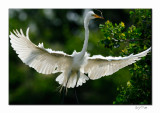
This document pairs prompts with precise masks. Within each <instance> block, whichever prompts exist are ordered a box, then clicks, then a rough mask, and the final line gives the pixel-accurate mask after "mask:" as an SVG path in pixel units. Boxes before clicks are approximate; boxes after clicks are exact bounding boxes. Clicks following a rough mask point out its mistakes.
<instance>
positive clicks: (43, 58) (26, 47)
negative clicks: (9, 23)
mask: <svg viewBox="0 0 160 113" xmlns="http://www.w3.org/2000/svg"><path fill="white" fill-rule="evenodd" d="M28 33H29V28H28V29H27V31H26V36H25V35H24V34H23V31H22V30H21V29H20V33H19V32H18V31H17V30H16V31H14V34H15V35H14V34H13V33H12V32H11V34H10V42H11V46H12V47H13V49H14V50H15V51H16V53H17V54H18V57H19V58H20V59H21V60H22V61H23V62H24V63H25V64H26V65H29V66H30V67H32V68H34V69H35V70H36V71H37V72H39V73H43V74H51V73H56V72H63V71H64V70H65V69H67V68H68V67H70V65H71V61H72V56H71V55H67V54H65V53H63V52H61V51H52V50H51V49H45V48H44V47H43V43H42V44H39V45H38V46H37V45H35V44H33V43H32V42H31V41H30V39H29V36H28Z"/></svg>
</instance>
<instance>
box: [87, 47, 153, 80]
mask: <svg viewBox="0 0 160 113" xmlns="http://www.w3.org/2000/svg"><path fill="white" fill-rule="evenodd" d="M150 49H151V48H149V49H147V50H145V51H143V52H141V53H139V54H136V55H133V54H131V55H130V56H127V57H103V56H101V55H95V56H93V57H89V58H88V62H87V64H86V65H85V66H84V73H88V76H89V78H90V79H93V80H94V79H98V78H101V77H103V76H107V75H111V74H113V73H115V72H116V71H118V70H119V69H121V68H123V67H125V66H128V65H130V64H132V63H134V62H136V61H137V60H140V58H141V57H143V56H145V55H147V53H148V52H149V51H150Z"/></svg>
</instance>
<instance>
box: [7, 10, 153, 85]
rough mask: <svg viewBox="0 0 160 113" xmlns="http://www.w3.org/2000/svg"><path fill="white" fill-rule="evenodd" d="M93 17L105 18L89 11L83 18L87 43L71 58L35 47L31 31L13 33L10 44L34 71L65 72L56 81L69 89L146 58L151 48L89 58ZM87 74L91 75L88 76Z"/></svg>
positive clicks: (43, 72)
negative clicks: (137, 52) (125, 55)
mask: <svg viewBox="0 0 160 113" xmlns="http://www.w3.org/2000/svg"><path fill="white" fill-rule="evenodd" d="M94 18H102V17H100V16H98V15H96V14H95V13H94V12H93V11H89V12H88V13H87V14H86V16H85V18H84V28H85V41H84V44H83V48H82V50H81V52H76V51H74V52H73V54H72V55H68V54H66V53H64V52H63V51H53V50H51V49H49V48H48V49H45V48H44V46H43V43H41V44H40V43H39V45H38V46H37V45H35V44H34V43H32V42H31V40H30V39H29V28H28V29H27V31H26V36H25V35H24V34H23V31H22V29H20V32H19V31H18V30H16V31H14V30H13V32H14V34H13V33H12V32H11V34H10V42H11V46H12V47H13V49H14V50H15V51H16V53H17V54H18V57H19V58H20V59H21V60H22V61H23V62H24V63H25V64H26V65H29V67H32V68H34V69H35V70H36V71H37V72H39V73H42V74H52V73H57V72H62V73H61V74H60V75H59V76H58V77H57V78H56V81H57V82H58V83H59V84H60V85H61V86H62V87H66V88H74V87H78V86H81V85H82V84H83V83H85V82H86V81H87V80H89V79H92V80H95V79H98V78H101V77H103V76H108V75H111V74H113V73H115V72H116V71H118V70H119V69H121V68H123V67H126V66H128V65H130V64H132V63H135V62H136V61H137V60H140V58H141V57H144V56H146V55H147V53H148V52H149V51H150V50H151V47H150V48H149V49H147V50H145V51H143V52H141V53H139V54H136V55H133V54H131V55H129V56H127V57H111V56H109V57H104V56H101V55H94V56H92V57H90V55H89V53H87V52H86V50H87V45H88V39H89V29H88V26H89V21H90V20H91V19H94ZM86 74H88V76H86Z"/></svg>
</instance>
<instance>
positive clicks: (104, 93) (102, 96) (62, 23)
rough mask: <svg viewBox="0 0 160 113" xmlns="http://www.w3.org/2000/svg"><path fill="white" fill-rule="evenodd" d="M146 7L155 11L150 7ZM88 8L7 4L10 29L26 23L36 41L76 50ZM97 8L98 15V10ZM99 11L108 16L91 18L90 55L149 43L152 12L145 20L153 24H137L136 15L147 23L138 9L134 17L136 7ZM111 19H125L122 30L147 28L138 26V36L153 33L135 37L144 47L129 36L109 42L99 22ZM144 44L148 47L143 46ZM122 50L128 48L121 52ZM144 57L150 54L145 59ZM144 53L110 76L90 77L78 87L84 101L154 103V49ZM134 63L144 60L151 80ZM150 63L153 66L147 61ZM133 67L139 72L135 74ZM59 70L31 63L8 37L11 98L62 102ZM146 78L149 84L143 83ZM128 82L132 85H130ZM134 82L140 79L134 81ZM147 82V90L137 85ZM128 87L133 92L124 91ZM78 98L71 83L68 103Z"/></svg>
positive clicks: (112, 53)
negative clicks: (145, 39) (38, 69)
mask: <svg viewBox="0 0 160 113" xmlns="http://www.w3.org/2000/svg"><path fill="white" fill-rule="evenodd" d="M147 10H149V11H150V12H151V10H150V9H147ZM87 11H88V9H85V10H84V9H9V32H10V31H12V30H13V29H18V30H19V29H20V28H22V30H23V31H24V32H25V31H26V29H27V27H30V35H29V36H30V39H31V41H32V42H33V43H35V44H36V45H38V43H40V42H43V43H44V47H45V48H52V50H61V51H64V52H65V53H67V54H72V52H73V50H76V51H81V49H82V46H83V41H84V28H83V14H84V12H87ZM94 11H95V13H97V14H99V15H100V13H99V12H98V11H96V10H94ZM101 11H102V12H103V16H104V18H105V19H104V20H99V19H95V20H92V21H91V22H90V38H89V45H88V52H89V53H90V54H91V55H97V54H101V55H103V56H120V55H121V56H124V55H129V54H131V53H135V54H136V53H138V52H141V51H143V50H145V49H147V48H148V47H150V46H151V24H152V23H151V18H150V20H147V21H150V23H147V24H150V26H149V27H147V28H145V27H142V26H141V25H139V24H137V23H138V22H136V21H139V23H142V24H146V23H145V22H141V20H137V18H139V17H141V16H142V15H141V14H140V15H139V16H137V18H136V16H135V15H134V14H135V13H132V12H134V11H135V10H134V9H101ZM131 11H132V12H131ZM131 13H132V17H131ZM143 13H144V14H146V13H145V12H143ZM107 20H109V21H110V22H112V23H120V22H123V23H125V28H124V29H123V30H126V31H127V30H128V28H129V27H130V26H131V25H133V24H134V25H135V26H137V27H141V28H142V29H146V31H145V32H147V33H148V34H146V33H144V32H143V30H140V31H137V32H139V33H142V35H141V36H139V38H141V37H142V38H143V37H144V35H143V34H145V35H150V37H148V39H149V41H148V42H140V41H137V42H136V44H137V45H138V46H139V48H140V49H138V50H137V51H136V49H137V48H136V47H137V46H133V45H132V44H133V43H131V45H130V46H129V44H130V42H127V43H126V42H125V43H123V42H122V43H121V44H120V46H119V47H107V46H105V43H102V40H106V39H107V37H106V36H105V33H104V32H102V29H105V28H101V29H100V28H99V24H103V25H105V23H106V22H107ZM142 20H143V19H142ZM149 31H150V32H149ZM128 34H129V33H128ZM126 35H127V33H126ZM126 38H127V37H126ZM107 40H108V39H107ZM111 43H113V42H111ZM134 43H135V42H134ZM139 44H141V45H139ZM144 45H145V48H144V47H142V46H144ZM127 47H128V48H127ZM131 48H132V51H131ZM122 50H124V51H123V52H122ZM146 59H148V60H147V63H146V62H145V61H146ZM146 59H145V58H144V59H142V60H143V61H142V62H138V64H133V65H130V66H128V67H125V68H124V69H121V70H119V71H118V72H116V73H114V74H113V75H112V76H107V77H102V78H100V79H98V80H89V81H87V82H86V83H85V84H83V85H82V86H81V87H78V88H77V96H78V99H79V102H80V104H151V53H150V55H149V57H148V56H147V58H146ZM135 65H141V67H144V66H146V68H147V69H148V70H147V72H146V70H145V69H143V71H144V72H146V74H145V76H148V77H149V78H147V80H142V81H140V79H141V78H139V77H137V76H138V75H141V77H142V78H143V77H144V75H143V74H142V73H143V72H141V73H139V70H141V69H137V68H135ZM148 65H150V66H149V67H148ZM139 67H140V66H139ZM132 69H135V70H132ZM131 71H132V72H131ZM133 71H134V72H135V73H137V74H134V72H133ZM134 75H135V76H136V77H135V76H134ZM57 76H58V74H51V75H43V74H39V73H37V72H36V71H35V70H34V69H33V68H29V67H28V66H26V65H25V64H23V63H22V61H21V60H20V59H19V58H18V56H17V54H16V53H15V51H13V49H12V48H11V46H10V42H9V104H11V105H12V104H60V103H61V99H62V94H61V93H59V91H58V86H59V84H58V83H57V82H56V81H55V78H56V77H57ZM137 80H139V81H137ZM142 82H144V83H145V84H148V85H147V86H145V84H143V83H142ZM127 83H128V84H131V85H130V86H133V87H132V88H131V87H130V86H128V84H127ZM136 83H138V84H141V85H136ZM144 87H145V88H146V90H143V91H142V92H141V90H140V91H139V89H142V88H144ZM128 89H129V90H131V91H130V92H129V91H128ZM125 91H126V92H127V94H128V95H129V96H128V95H127V94H126V93H125V94H124V92H125ZM135 91H136V94H137V93H139V96H138V97H136V98H132V97H133V96H134V95H135V94H134V93H135ZM145 95H147V96H145ZM144 96H145V97H144ZM126 97H127V98H126ZM142 97H143V99H142ZM135 99H136V100H137V101H136V100H135ZM132 100H134V101H132ZM75 102H76V101H75V96H74V91H73V89H69V90H68V94H67V95H66V96H65V104H75Z"/></svg>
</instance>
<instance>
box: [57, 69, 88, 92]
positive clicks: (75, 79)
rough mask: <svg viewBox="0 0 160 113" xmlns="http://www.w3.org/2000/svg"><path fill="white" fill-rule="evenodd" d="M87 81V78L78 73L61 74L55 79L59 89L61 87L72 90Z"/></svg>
mask: <svg viewBox="0 0 160 113" xmlns="http://www.w3.org/2000/svg"><path fill="white" fill-rule="evenodd" d="M87 80H89V78H88V77H87V76H86V75H84V74H83V73H82V72H78V71H71V72H70V73H69V74H67V73H64V72H63V73H61V74H60V75H59V76H58V77H57V78H56V81H57V82H58V83H59V84H60V85H61V89H62V87H66V88H74V87H78V86H81V85H82V84H83V83H85V82H86V81H87Z"/></svg>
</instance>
